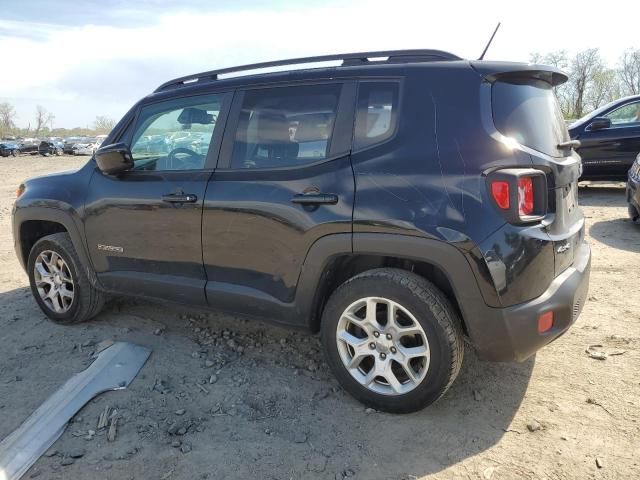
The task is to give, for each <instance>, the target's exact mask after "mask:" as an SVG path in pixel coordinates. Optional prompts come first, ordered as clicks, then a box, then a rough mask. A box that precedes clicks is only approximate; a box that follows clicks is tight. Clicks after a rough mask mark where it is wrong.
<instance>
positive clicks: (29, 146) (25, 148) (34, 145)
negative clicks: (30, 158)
mask: <svg viewBox="0 0 640 480" xmlns="http://www.w3.org/2000/svg"><path fill="white" fill-rule="evenodd" d="M39 147H40V140H23V141H22V142H20V145H19V146H18V148H19V153H26V154H29V155H37V154H38V148H39Z"/></svg>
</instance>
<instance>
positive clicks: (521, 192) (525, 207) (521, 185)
mask: <svg viewBox="0 0 640 480" xmlns="http://www.w3.org/2000/svg"><path fill="white" fill-rule="evenodd" d="M533 203H534V201H533V178H531V177H520V178H518V214H519V215H520V216H521V217H523V216H525V215H531V214H532V213H533Z"/></svg>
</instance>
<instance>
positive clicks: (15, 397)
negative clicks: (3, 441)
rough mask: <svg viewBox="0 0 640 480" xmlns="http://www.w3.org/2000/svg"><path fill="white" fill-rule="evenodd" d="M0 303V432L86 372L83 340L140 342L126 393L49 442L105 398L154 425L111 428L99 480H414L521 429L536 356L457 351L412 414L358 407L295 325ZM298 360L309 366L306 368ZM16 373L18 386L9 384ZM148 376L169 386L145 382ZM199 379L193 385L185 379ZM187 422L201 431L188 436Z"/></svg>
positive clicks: (4, 299)
mask: <svg viewBox="0 0 640 480" xmlns="http://www.w3.org/2000/svg"><path fill="white" fill-rule="evenodd" d="M0 311H1V312H2V315H1V316H0V330H1V331H3V332H5V333H4V334H3V336H0V384H3V383H4V384H6V385H5V386H1V385H0V388H2V390H0V405H3V406H4V407H5V408H6V410H5V411H11V412H12V414H11V416H7V415H2V414H1V413H0V438H1V437H3V436H4V435H6V434H8V433H9V432H10V431H12V430H13V429H15V428H17V427H18V426H19V425H20V423H21V422H22V421H24V419H25V418H26V417H27V416H28V415H30V414H31V413H32V412H33V410H35V409H36V408H37V407H38V405H40V403H42V402H43V401H44V400H45V399H46V398H47V397H48V396H49V395H50V394H51V393H52V392H53V391H55V389H56V388H57V387H58V386H59V385H61V384H62V383H64V381H66V380H67V379H68V378H69V377H70V376H71V375H72V374H73V373H76V372H78V371H80V370H83V369H84V368H86V366H87V365H88V362H89V358H90V357H89V355H90V350H91V345H94V344H95V342H98V341H101V340H103V339H108V338H110V339H114V340H122V341H131V342H134V343H138V344H142V345H145V346H147V347H149V348H151V349H152V351H153V353H152V355H151V357H150V359H149V360H148V362H147V364H146V365H145V367H144V368H143V370H142V371H141V372H140V374H139V375H138V377H137V378H136V380H135V381H134V382H133V383H132V384H131V385H130V387H129V388H128V389H126V390H125V391H122V392H112V393H105V394H103V395H100V396H98V397H97V398H96V400H94V401H93V402H90V403H89V404H87V405H86V406H85V408H84V409H83V410H82V413H81V414H82V417H84V418H85V420H84V421H85V423H86V424H87V425H82V424H78V425H74V426H73V428H68V429H67V431H66V432H65V433H64V434H63V436H62V437H61V439H60V440H59V441H58V443H56V448H58V449H59V450H64V449H67V448H70V446H72V445H75V443H74V442H77V440H78V439H76V438H75V437H74V436H73V435H72V431H73V430H74V429H76V430H77V429H82V428H94V427H95V419H96V418H98V416H99V414H100V412H101V411H102V410H103V409H104V406H105V405H108V404H113V402H117V404H118V405H119V407H120V408H122V409H124V411H127V410H132V409H133V410H135V411H137V412H138V413H137V415H138V417H137V420H136V422H137V424H138V425H156V427H149V428H152V429H153V430H152V433H153V434H150V435H148V436H145V437H144V439H142V438H139V437H138V433H136V430H135V428H128V427H123V428H122V429H121V431H120V430H119V432H118V441H119V442H121V444H122V445H130V444H135V445H137V447H138V448H139V451H138V452H137V453H136V455H135V456H132V457H131V458H127V459H126V460H122V461H121V462H119V463H118V465H115V466H114V467H113V470H111V471H110V472H109V475H107V476H108V477H109V478H117V476H118V475H120V474H124V473H125V472H138V471H140V472H141V476H144V477H147V478H160V477H161V476H162V475H164V474H165V473H166V471H167V470H168V469H172V470H175V478H197V477H198V475H197V474H199V473H201V472H210V471H212V468H214V467H215V471H216V472H217V473H216V478H251V477H255V476H259V477H261V478H340V479H342V478H343V475H342V473H343V472H347V474H346V475H345V476H349V475H348V474H349V471H352V472H355V473H356V474H357V477H358V478H394V479H398V478H413V477H414V476H415V477H421V476H423V475H427V474H434V473H438V472H440V471H442V470H444V469H446V468H448V467H449V466H452V465H455V464H457V463H459V462H461V461H464V460H465V459H467V458H470V457H473V456H475V455H477V454H478V453H480V452H482V451H485V450H487V449H490V448H491V447H493V446H494V445H496V444H497V443H498V442H499V441H500V439H501V438H502V437H503V436H504V435H517V434H518V433H519V432H524V431H526V426H525V425H520V424H518V425H511V424H512V421H513V418H514V416H515V415H516V413H517V411H518V409H519V407H520V404H521V403H522V401H523V398H524V396H525V394H526V391H527V386H528V384H529V380H530V378H531V375H532V371H533V368H534V364H535V358H530V359H529V360H527V361H525V362H523V363H519V364H500V363H486V362H482V361H479V360H478V358H477V357H476V355H475V353H474V352H473V350H472V349H471V348H469V347H468V346H467V347H466V350H465V359H464V362H463V367H462V371H461V372H460V375H459V376H458V379H457V380H456V382H455V383H454V384H453V385H452V387H451V388H450V390H449V391H448V392H447V393H446V394H445V395H444V397H443V398H441V399H440V400H439V401H438V402H436V403H435V404H434V405H432V406H431V407H429V408H427V409H425V410H422V411H420V412H417V413H414V414H410V415H393V414H385V413H381V412H370V411H367V409H365V408H364V406H363V405H361V404H360V403H358V402H357V401H355V400H354V399H353V398H352V397H351V396H349V395H348V394H347V393H346V392H344V391H343V390H342V389H341V388H340V387H339V386H338V384H337V382H336V380H335V379H334V377H333V376H332V375H331V373H330V372H329V371H328V367H327V365H326V364H325V363H324V361H323V359H322V354H321V353H320V352H321V345H320V342H319V340H318V338H317V336H315V335H311V334H307V333H304V332H292V331H289V330H284V329H282V328H279V327H277V326H271V325H268V324H264V323H261V322H247V321H245V320H242V319H238V318H236V317H233V316H230V315H225V314H218V313H208V312H204V311H203V310H197V309H190V308H185V307H180V306H170V305H167V304H158V303H152V302H147V301H143V300H122V301H120V300H118V301H116V302H113V303H111V304H110V305H108V306H107V307H106V308H105V310H104V312H103V313H101V314H100V315H98V316H97V317H96V318H95V319H94V320H92V321H90V322H88V323H86V324H81V325H75V326H69V327H63V326H59V325H54V324H52V323H50V322H48V321H46V320H45V319H44V317H43V315H42V314H41V313H40V311H39V309H38V307H37V306H36V304H35V302H34V301H33V299H32V298H31V296H30V291H29V289H28V288H19V289H16V290H13V291H10V292H5V293H0ZM158 328H161V329H162V333H160V334H158ZM223 331H231V332H233V338H234V339H235V341H236V342H237V343H238V344H240V345H245V346H246V345H250V344H251V341H255V340H256V339H257V340H259V341H260V343H261V347H260V348H247V349H246V350H245V351H244V352H243V354H242V355H238V354H237V353H236V352H234V351H232V350H231V349H229V348H228V347H227V344H226V342H223V343H222V344H219V345H213V346H206V347H205V346H203V344H202V343H201V341H202V339H206V338H209V335H210V334H211V335H213V334H220V333H221V332H223ZM81 345H88V346H87V347H86V348H84V349H79V346H81ZM194 352H204V353H203V355H205V356H206V358H222V357H224V358H225V359H226V360H227V363H226V364H224V365H223V366H221V367H220V369H219V370H216V368H218V367H214V368H213V369H207V368H204V367H205V365H203V362H204V360H203V358H194V355H193V354H194ZM310 361H312V362H315V363H316V364H317V368H313V369H308V368H306V366H307V365H308V362H310ZM214 371H216V372H217V374H218V377H219V380H218V381H217V382H216V383H215V384H210V383H209V382H208V381H205V380H204V379H208V378H209V377H210V375H211V374H212V373H213V372H214ZM16 376H20V377H21V381H19V382H16V381H14V380H13V379H14V378H15V377H16ZM200 378H202V379H203V380H199V379H200ZM158 379H162V380H163V381H164V382H166V386H167V389H168V390H170V393H168V394H164V393H161V392H159V391H158V390H157V389H155V388H154V387H153V386H154V384H155V382H157V381H158ZM200 381H203V382H204V383H203V384H202V386H204V387H205V390H206V393H204V391H202V388H201V387H197V385H196V383H198V382H200ZM142 406H144V408H142ZM0 408H1V407H0ZM181 408H186V409H187V411H188V414H187V415H190V417H189V420H188V421H189V422H192V423H193V425H194V430H193V431H192V430H189V433H188V434H187V435H186V436H185V437H182V438H181V441H183V442H188V444H189V445H193V446H194V448H193V451H191V452H190V453H189V455H188V456H182V455H180V456H179V457H177V458H178V460H171V462H173V463H171V465H170V466H167V465H168V464H167V463H166V462H158V461H157V458H158V455H160V457H161V458H163V459H165V460H166V461H167V462H169V459H168V457H167V454H166V452H167V449H169V450H170V451H175V450H173V449H171V447H168V446H167V445H168V444H170V443H171V442H172V441H173V440H175V438H176V437H172V436H171V435H170V434H168V433H167V428H168V427H169V424H170V422H169V423H166V422H167V420H166V419H167V417H169V418H172V417H173V418H177V417H175V415H174V413H173V412H175V411H177V410H179V409H181ZM0 412H2V410H0ZM185 418H186V417H185ZM185 421H186V420H185ZM195 425H202V426H203V427H204V426H206V428H201V429H198V430H196V429H195ZM145 428H147V427H145ZM156 428H157V429H156ZM123 448H124V447H123ZM127 448H129V447H127ZM100 452H101V451H100V450H97V451H96V452H93V451H88V452H87V454H86V457H85V459H84V460H83V461H80V462H78V465H77V468H79V470H78V472H81V471H82V468H83V467H82V465H83V463H84V462H92V461H98V459H100V458H101V455H103V453H104V452H103V453H100ZM94 457H95V458H94ZM183 457H184V458H183ZM172 458H173V457H172ZM248 459H250V461H249V460H248ZM275 459H277V461H276V460H275ZM58 462H59V460H56V459H49V458H45V457H42V458H41V459H40V460H39V461H38V463H37V464H36V467H34V468H36V469H38V470H40V471H44V472H47V471H49V469H53V468H57V463H58ZM85 467H86V468H89V467H87V466H86V465H85ZM143 472H144V473H143ZM257 472H260V473H259V474H258V475H256V474H257ZM102 473H107V472H102ZM110 475H111V476H112V477H110ZM83 478H84V477H83Z"/></svg>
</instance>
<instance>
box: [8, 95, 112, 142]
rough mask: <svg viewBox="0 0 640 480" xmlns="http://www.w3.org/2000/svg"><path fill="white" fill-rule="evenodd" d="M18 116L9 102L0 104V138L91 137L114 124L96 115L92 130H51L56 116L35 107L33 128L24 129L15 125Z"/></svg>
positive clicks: (40, 107) (106, 131)
mask: <svg viewBox="0 0 640 480" xmlns="http://www.w3.org/2000/svg"><path fill="white" fill-rule="evenodd" d="M17 117H18V114H17V112H16V109H15V107H14V106H13V105H11V104H10V103H9V102H0V138H3V137H7V136H15V137H68V136H92V135H100V134H105V133H109V132H110V131H111V130H112V129H113V127H114V126H115V124H116V121H115V120H114V119H113V118H111V117H107V116H105V115H98V116H97V117H96V118H95V120H94V121H93V128H82V127H76V128H53V122H54V120H55V118H56V116H55V115H54V114H53V113H51V112H50V111H48V110H47V109H46V108H45V107H43V106H42V105H38V106H36V111H35V115H34V117H33V120H34V122H33V127H32V124H31V122H29V123H28V124H27V127H26V128H20V127H18V126H17V125H16V119H17Z"/></svg>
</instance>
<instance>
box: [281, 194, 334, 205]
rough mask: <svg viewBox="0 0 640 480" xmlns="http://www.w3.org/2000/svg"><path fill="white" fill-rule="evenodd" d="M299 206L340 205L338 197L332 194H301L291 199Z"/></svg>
mask: <svg viewBox="0 0 640 480" xmlns="http://www.w3.org/2000/svg"><path fill="white" fill-rule="evenodd" d="M291 201H292V202H293V203H297V204H298V205H303V206H304V205H335V204H336V203H338V196H337V195H334V194H332V193H300V194H298V195H294V197H293V198H292V199H291Z"/></svg>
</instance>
